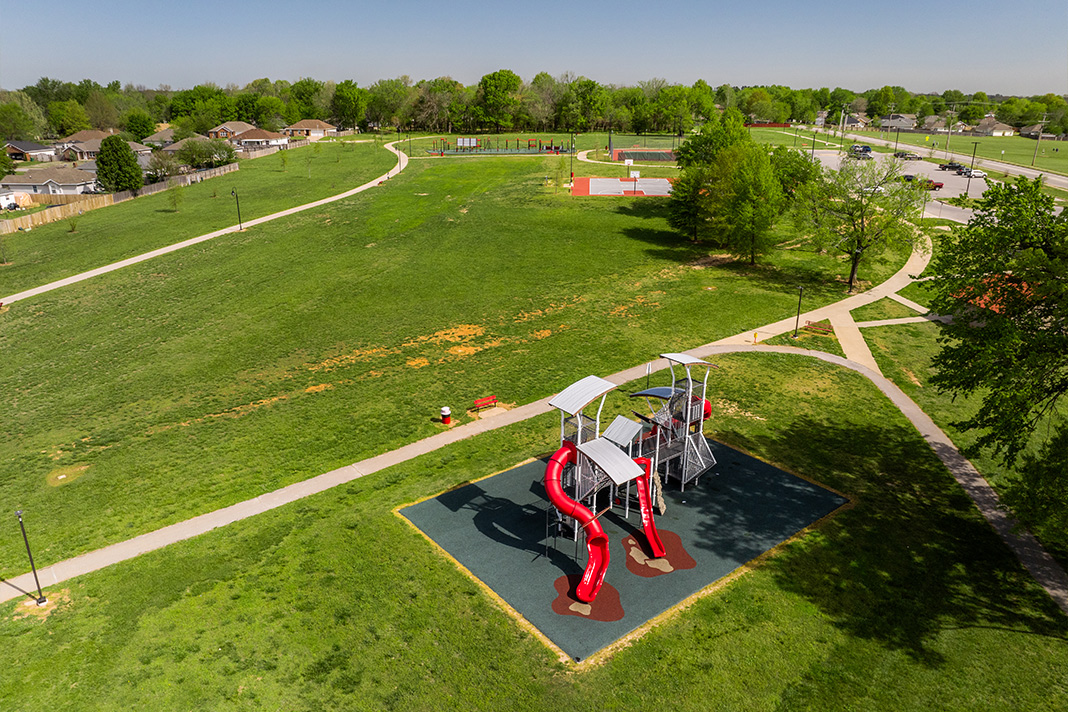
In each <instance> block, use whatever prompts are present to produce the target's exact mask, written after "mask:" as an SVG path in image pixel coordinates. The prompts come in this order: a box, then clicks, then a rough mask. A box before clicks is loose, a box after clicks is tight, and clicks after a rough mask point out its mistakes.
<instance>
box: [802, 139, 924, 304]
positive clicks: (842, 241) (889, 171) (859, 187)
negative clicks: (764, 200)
mask: <svg viewBox="0 0 1068 712" xmlns="http://www.w3.org/2000/svg"><path fill="white" fill-rule="evenodd" d="M901 172H902V169H901V164H900V163H898V162H897V161H879V160H873V161H859V160H845V161H843V162H842V165H841V167H840V168H839V169H838V170H837V171H824V172H823V173H822V177H821V178H820V179H819V180H815V181H812V182H811V183H809V184H807V185H805V186H804V187H803V188H802V189H801V190H799V191H798V194H797V196H796V197H795V200H794V205H795V206H796V212H795V216H796V218H797V220H798V225H799V227H800V228H801V229H802V230H805V231H809V232H812V233H813V235H814V236H815V238H816V241H817V243H818V244H820V245H822V246H823V247H824V248H825V249H828V250H831V251H833V252H838V253H840V254H843V255H845V256H846V257H848V259H849V261H850V270H849V291H850V292H852V291H853V288H854V287H855V286H856V280H857V272H858V270H859V267H860V263H861V261H862V260H863V259H864V257H865V256H867V255H870V254H873V253H875V252H876V251H878V250H881V249H883V248H885V247H886V246H887V245H888V244H889V243H891V242H901V243H908V244H912V243H913V241H914V240H915V236H916V230H915V227H913V225H912V224H911V223H910V222H909V220H910V219H912V218H915V217H919V207H920V202H921V201H922V194H921V192H920V191H921V190H922V188H921V187H920V186H917V185H916V184H915V183H905V182H903V181H901V180H900V178H901Z"/></svg>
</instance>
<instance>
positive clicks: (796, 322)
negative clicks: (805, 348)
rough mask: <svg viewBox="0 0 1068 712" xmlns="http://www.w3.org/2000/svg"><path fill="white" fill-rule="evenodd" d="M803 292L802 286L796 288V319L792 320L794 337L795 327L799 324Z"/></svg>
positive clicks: (795, 335)
mask: <svg viewBox="0 0 1068 712" xmlns="http://www.w3.org/2000/svg"><path fill="white" fill-rule="evenodd" d="M804 293H805V288H804V287H798V288H797V321H795V322H794V338H795V339H796V338H797V329H798V327H800V326H801V296H802V295H803V294H804Z"/></svg>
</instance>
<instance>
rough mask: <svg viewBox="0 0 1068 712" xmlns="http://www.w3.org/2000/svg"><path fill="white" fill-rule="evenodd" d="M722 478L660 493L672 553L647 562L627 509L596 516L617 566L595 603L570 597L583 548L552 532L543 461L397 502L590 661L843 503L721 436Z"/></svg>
mask: <svg viewBox="0 0 1068 712" xmlns="http://www.w3.org/2000/svg"><path fill="white" fill-rule="evenodd" d="M711 445H712V449H713V450H714V452H715V455H716V458H717V460H718V461H719V463H720V464H719V465H718V466H717V467H716V469H715V472H717V473H719V474H718V475H705V476H704V477H702V478H701V480H700V482H699V484H698V485H697V486H695V487H691V488H687V490H686V491H685V492H684V493H680V492H678V491H677V489H669V490H668V491H667V492H665V498H666V499H667V511H666V513H665V514H664V515H662V516H657V517H656V522H657V527H658V528H659V529H660V533H661V535H662V537H663V539H664V545H665V547H666V548H667V551H668V553H667V556H666V557H665V558H664V559H655V560H654V559H649V558H648V556H647V552H646V551H645V550H644V537H643V534H642V525H641V520H640V516H639V514H638V512H637V508H636V507H631V512H630V518H629V519H624V517H623V512H622V509H613V510H611V511H610V512H608V513H605V514H603V515H602V516H601V517H600V521H601V523H602V525H603V527H604V530H605V532H606V534H607V535H608V537H609V541H610V547H611V556H612V563H611V566H610V567H609V568H608V572H607V575H606V577H605V583H604V587H603V589H602V591H601V593H600V595H599V596H598V597H597V599H596V600H595V601H594V602H593V603H592V604H582V603H581V602H579V601H578V600H577V599H575V598H574V589H575V584H576V583H577V581H578V579H579V578H580V577H581V575H582V570H583V566H584V565H585V557H586V548H585V545H584V543H583V539H582V537H581V536H580V537H579V541H578V542H577V543H576V542H574V541H572V540H571V539H570V538H566V537H559V538H556V539H553V538H552V537H551V536H549V537H547V536H546V510H547V509H548V508H549V502H548V498H547V497H546V494H545V488H544V486H543V482H542V478H543V477H544V474H545V467H546V462H545V460H544V459H542V460H536V461H534V462H531V463H527V464H524V465H520V466H517V467H515V468H513V469H511V470H508V471H507V472H504V473H502V474H499V475H495V476H493V477H489V478H486V479H482V480H479V481H476V482H472V483H470V484H467V485H464V486H462V487H459V488H457V489H454V490H451V491H449V492H445V493H443V494H441V495H438V496H437V497H435V498H433V499H429V500H426V501H423V502H420V503H417V504H413V505H411V506H408V507H405V508H403V509H401V510H400V514H401V515H402V516H403V517H405V518H406V519H408V521H410V522H411V523H412V524H413V525H415V527H416V528H418V529H419V530H420V531H421V532H423V534H424V535H425V536H426V537H427V538H429V539H430V540H431V541H433V542H435V543H436V544H437V545H438V546H440V547H441V549H442V550H444V552H445V553H446V554H447V555H448V556H449V557H450V558H452V559H454V560H455V561H456V562H457V563H458V564H459V565H460V566H462V567H463V568H464V569H466V570H467V571H468V572H470V574H471V575H472V576H474V577H475V578H476V579H477V580H478V581H479V582H481V583H482V584H483V585H484V586H486V587H488V588H489V589H491V590H492V591H493V592H495V593H496V594H497V595H498V596H500V598H501V599H502V600H503V601H504V602H505V604H506V605H507V606H508V607H510V608H511V610H512V612H513V614H514V615H517V616H518V617H521V618H523V619H525V620H526V621H528V622H529V623H530V624H532V625H533V626H534V627H535V628H536V629H537V630H538V631H540V633H541V634H542V635H543V636H544V638H545V639H546V641H547V642H548V643H549V644H550V645H551V646H553V647H555V648H558V649H559V650H560V651H562V652H563V653H564V654H566V655H567V656H568V657H570V658H572V659H575V660H584V659H586V658H588V657H590V656H591V655H594V654H595V653H597V652H598V651H600V650H602V649H604V648H606V647H608V646H611V645H612V644H613V643H614V642H616V641H618V640H619V639H621V638H623V637H624V636H626V635H627V634H629V633H631V632H632V631H635V630H636V629H639V628H642V627H643V626H645V625H646V624H647V623H648V622H649V621H650V620H652V619H653V618H655V617H656V616H658V615H659V614H661V613H663V612H665V611H667V610H669V609H671V608H673V607H675V606H677V605H678V604H679V603H681V602H683V601H684V600H686V599H687V598H689V597H690V596H692V595H694V594H696V593H698V592H700V591H701V590H703V589H705V588H707V587H709V586H710V585H712V584H714V583H715V582H716V581H718V580H720V579H723V578H724V577H725V576H728V575H729V574H730V573H731V572H733V571H735V570H737V569H738V568H739V567H741V566H743V565H745V564H746V563H747V562H749V561H752V560H753V559H754V558H756V557H758V556H760V555H761V554H763V553H764V552H766V551H768V550H769V549H771V548H772V547H774V546H776V545H777V544H779V543H780V542H782V541H785V540H786V539H789V538H790V537H792V536H794V535H795V534H797V533H798V532H800V531H801V530H803V529H804V528H805V527H807V526H809V525H811V524H812V523H814V522H816V521H817V520H819V519H821V518H822V517H825V516H827V515H829V514H831V513H832V512H834V511H836V510H837V509H839V508H840V507H842V506H843V505H845V504H846V503H847V499H846V498H845V497H843V496H841V495H839V494H836V493H834V492H831V491H829V490H827V489H825V488H823V487H821V486H819V485H817V484H813V483H811V482H808V481H806V480H803V479H801V478H798V477H796V476H794V475H791V474H789V473H786V472H783V471H782V470H779V469H778V468H775V467H773V466H771V465H769V464H767V463H765V462H762V461H760V460H757V459H756V458H753V457H751V456H749V455H746V454H744V453H741V452H738V451H737V450H733V449H731V448H729V447H727V446H725V445H722V444H719V443H714V442H712V443H711Z"/></svg>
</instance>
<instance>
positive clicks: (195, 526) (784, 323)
mask: <svg viewBox="0 0 1068 712" xmlns="http://www.w3.org/2000/svg"><path fill="white" fill-rule="evenodd" d="M390 149H391V150H393V149H392V146H391V147H390ZM404 164H406V161H404V160H403V159H402V160H401V161H400V162H399V168H398V170H400V169H403V165H404ZM387 176H388V174H387ZM369 185H370V184H369ZM369 185H368V186H366V187H369ZM361 189H365V186H361ZM352 192H354V191H350V193H348V194H351V193H352ZM343 195H345V194H343ZM339 197H341V196H337V197H335V198H333V199H328V200H326V201H320V202H319V203H316V204H322V203H324V202H330V200H337V199H339ZM929 260H930V248H929V245H927V246H919V247H918V248H917V249H916V250H914V251H913V253H912V255H911V256H910V257H909V260H908V261H907V262H906V263H905V266H904V267H902V268H901V269H900V270H898V272H897V273H896V274H894V275H893V276H892V277H890V278H889V279H888V280H887V281H885V282H883V283H882V284H880V285H878V286H876V287H874V288H873V289H871V290H870V291H868V292H865V293H863V294H858V295H854V296H852V297H848V298H846V299H843V300H842V301H840V302H837V303H835V304H831V305H827V306H825V307H820V308H818V309H814V310H812V311H809V312H806V313H803V314H802V315H801V318H802V319H806V320H809V321H818V320H821V319H830V320H831V323H832V324H834V325H835V331H836V334H839V329H840V328H841V333H840V334H839V338H840V342H841V343H842V347H843V350H844V351H845V353H846V354H847V355H848V356H850V358H842V357H840V356H836V355H833V354H828V353H824V352H822V351H811V350H807V349H799V348H795V347H790V346H763V345H760V344H758V343H757V341H759V340H761V339H763V338H770V337H771V336H776V335H778V334H783V333H786V332H787V331H790V330H791V329H793V328H794V324H795V323H796V319H797V317H793V318H788V319H783V320H781V321H778V322H775V323H773V324H768V325H766V326H763V327H758V328H757V329H755V330H751V331H746V332H743V333H741V334H736V335H734V336H730V337H727V338H725V339H720V340H719V341H716V342H714V343H711V344H706V345H704V346H699V347H697V348H695V349H691V350H690V351H687V352H686V353H689V354H690V355H693V356H696V357H698V358H706V357H709V356H714V355H717V354H726V353H737V352H763V353H781V354H791V355H797V356H805V357H809V358H817V359H820V360H823V361H826V362H828V363H832V364H835V365H838V366H842V367H845V368H848V369H850V370H853V371H856V372H857V373H859V374H861V375H862V376H864V377H866V378H868V379H869V380H870V381H871V382H872V383H874V384H875V386H876V387H877V388H879V390H880V391H882V392H883V393H884V394H885V395H886V396H887V398H889V399H890V401H891V402H892V403H893V404H894V405H895V406H897V408H898V409H899V410H900V411H901V412H902V414H903V415H904V416H905V417H906V418H908V419H909V421H910V422H911V423H912V424H913V426H914V427H915V428H916V429H917V430H918V431H919V433H920V435H921V436H922V437H923V438H924V440H926V441H927V443H928V445H929V446H930V447H931V449H932V450H933V451H934V453H935V454H936V455H937V456H938V458H939V459H941V460H942V462H943V463H944V464H945V466H946V467H947V468H948V469H949V471H950V472H951V473H952V474H953V477H954V478H956V480H957V482H958V483H959V484H960V486H961V487H962V488H963V489H964V491H965V492H966V493H967V494H968V496H969V497H971V499H972V501H973V502H975V505H976V507H978V509H979V511H980V512H981V513H982V515H983V517H984V518H985V519H986V520H987V522H988V523H989V524H990V526H991V527H993V528H994V530H995V531H996V532H997V533H998V535H999V536H1000V537H1001V538H1002V540H1003V541H1004V542H1005V543H1006V544H1007V545H1008V546H1009V548H1010V549H1012V551H1013V552H1014V553H1015V554H1016V556H1017V558H1018V559H1019V560H1020V562H1021V563H1022V564H1023V565H1024V566H1025V567H1026V568H1027V570H1028V571H1029V572H1030V573H1031V575H1032V576H1033V577H1034V578H1035V580H1036V581H1038V583H1039V584H1040V585H1041V586H1042V587H1043V588H1045V589H1046V591H1047V592H1048V593H1049V595H1050V596H1051V597H1052V598H1053V600H1054V601H1055V602H1056V603H1057V605H1058V606H1059V607H1060V608H1061V610H1062V611H1064V612H1065V613H1066V614H1068V575H1066V574H1065V572H1064V569H1062V568H1061V567H1060V565H1058V564H1057V562H1056V561H1055V560H1054V559H1053V558H1052V557H1051V556H1050V555H1049V554H1048V553H1047V552H1046V551H1045V550H1044V549H1043V548H1042V546H1041V544H1040V543H1039V542H1038V541H1037V540H1036V539H1035V538H1034V537H1033V536H1031V534H1030V533H1028V532H1026V531H1022V530H1021V532H1020V533H1018V532H1017V531H1016V522H1015V521H1014V520H1013V519H1012V517H1011V516H1009V515H1008V514H1007V513H1006V512H1005V511H1004V510H1003V509H1002V507H1001V505H1000V501H999V498H998V495H997V493H996V492H995V491H994V490H993V488H991V487H990V484H989V483H988V482H987V481H986V480H985V479H984V478H983V477H982V475H980V474H979V472H978V471H977V470H976V469H975V467H974V466H972V464H971V463H970V462H968V460H967V459H966V458H965V457H964V456H963V455H961V454H960V452H959V451H958V450H957V448H956V446H955V445H954V444H953V442H952V441H951V440H950V439H949V437H948V436H946V434H945V433H944V432H943V431H942V430H941V429H940V428H939V427H938V426H937V425H936V424H935V423H934V421H933V420H931V418H930V417H929V416H927V414H925V413H924V412H923V411H922V410H920V408H919V406H917V405H916V403H915V402H913V401H912V399H911V398H909V397H908V396H907V395H906V394H905V393H904V391H902V390H901V389H900V388H898V387H897V385H895V384H894V383H893V382H891V381H890V380H889V379H887V378H886V377H884V376H883V375H882V374H881V373H879V370H878V366H877V365H876V364H875V361H874V359H872V357H871V352H870V351H869V350H868V347H867V344H866V343H864V339H863V337H862V336H861V334H860V329H859V328H857V325H856V324H855V323H854V322H853V319H852V317H851V316H850V315H849V312H850V311H851V310H852V309H856V308H857V307H859V306H863V305H864V304H868V303H870V302H873V301H875V300H877V299H881V298H883V297H886V296H895V297H896V296H897V295H896V292H897V291H898V290H899V289H901V288H902V287H904V286H905V285H907V284H909V283H910V282H912V281H913V280H914V278H915V276H918V275H919V274H920V273H921V272H922V271H923V269H924V268H925V267H926V266H927V263H928V261H929ZM916 306H917V307H918V306H919V305H916ZM920 308H922V307H920ZM754 337H755V338H754ZM865 354H866V357H865ZM647 367H651V369H652V370H654V371H661V370H663V369H665V368H666V367H667V363H666V362H665V361H663V360H661V359H657V360H655V361H652V362H650V363H649V364H640V365H638V366H634V367H632V368H629V369H626V370H623V371H620V372H618V373H615V374H612V375H610V376H608V377H607V380H609V381H611V382H613V383H615V384H617V385H622V384H624V383H628V382H630V381H634V380H637V379H640V378H641V377H642V376H644V375H645V374H646V373H647V372H648V371H647V370H646V369H647ZM550 398H551V396H549V397H546V398H542V399H541V400H538V401H534V402H533V403H527V404H526V405H523V406H520V407H518V408H514V409H512V410H509V411H506V412H504V413H502V414H500V415H497V416H494V417H493V418H490V419H486V420H476V421H473V422H471V423H466V424H464V425H460V426H457V427H455V428H452V429H451V430H447V431H444V432H441V433H438V434H436V435H433V436H431V437H429V438H425V439H423V440H419V441H416V442H413V443H409V444H408V445H405V446H403V447H401V448H398V449H396V450H392V451H390V452H386V453H383V454H381V455H377V456H375V457H371V458H367V459H365V460H361V461H359V462H356V463H354V464H351V465H347V466H345V467H342V468H339V469H336V470H333V471H331V472H327V473H324V474H321V475H318V476H316V477H313V478H311V479H308V480H304V481H302V482H296V483H294V484H292V485H289V486H287V487H282V488H280V489H278V490H275V491H273V492H269V493H267V494H264V495H261V496H259V497H255V498H253V499H250V500H246V501H244V502H239V503H238V504H235V505H231V506H229V507H225V508H223V509H219V510H216V511H214V512H208V513H206V514H202V515H200V516H197V517H193V518H192V519H188V520H186V521H184V522H178V523H177V524H172V525H170V526H168V527H164V528H163V529H159V530H157V531H154V532H149V533H147V534H142V535H141V536H138V537H134V538H133V539H129V540H127V541H124V542H119V543H117V544H113V545H111V546H108V547H104V548H102V549H98V550H96V551H91V552H88V553H85V554H82V555H81V556H77V557H74V558H72V559H68V560H66V561H61V562H57V563H55V564H52V565H51V566H47V567H44V568H42V569H40V570H39V571H38V574H39V576H40V579H41V585H42V586H53V585H56V584H58V583H61V582H63V581H66V580H68V579H71V578H74V577H76V576H80V575H82V574H86V573H90V572H92V571H96V570H99V569H102V568H104V567H107V566H110V565H112V564H115V563H119V562H121V561H125V560H127V559H132V558H134V557H136V556H139V555H140V554H143V553H146V552H149V551H154V550H156V549H161V548H163V547H165V546H168V545H170V544H173V543H176V542H179V541H183V540H185V539H191V538H193V537H195V536H199V535H200V534H204V533H206V532H209V531H211V530H212V529H216V528H218V527H223V526H226V525H228V524H232V523H234V522H237V521H240V520H242V519H246V518H248V517H252V516H255V515H257V514H261V513H263V512H267V511H270V510H272V509H274V508H276V507H280V506H282V505H285V504H289V503H291V502H295V501H297V500H299V499H303V498H305V497H309V496H311V495H314V494H318V493H320V492H324V491H326V490H328V489H331V488H334V487H337V486H338V485H342V484H345V483H347V482H351V481H353V480H356V479H359V478H361V477H364V476H366V475H370V474H373V473H375V472H378V471H379V470H382V469H385V468H387V467H391V466H393V465H397V464H400V463H402V462H406V461H408V460H411V459H413V458H415V457H418V456H420V455H424V454H426V453H429V452H433V451H434V450H438V449H440V448H442V447H445V446H447V445H450V444H452V443H455V442H457V441H459V440H463V439H466V438H469V437H473V436H475V435H478V434H479V433H484V432H487V431H490V430H496V429H498V428H502V427H506V426H508V425H513V424H515V423H519V422H521V421H524V420H527V419H529V418H533V417H535V416H537V415H541V414H543V413H548V412H550V411H551V410H552V407H551V406H550V405H549V399H550ZM20 596H27V597H29V598H35V587H34V582H33V578H32V575H31V574H30V573H26V574H22V575H20V576H17V577H15V578H14V579H11V580H0V602H3V601H8V600H11V599H13V598H17V597H20Z"/></svg>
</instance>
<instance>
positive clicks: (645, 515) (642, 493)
mask: <svg viewBox="0 0 1068 712" xmlns="http://www.w3.org/2000/svg"><path fill="white" fill-rule="evenodd" d="M634 462H636V463H638V464H639V465H641V466H642V467H644V468H645V473H644V474H641V475H638V476H637V477H635V478H634V480H635V481H636V482H637V483H638V505H639V506H640V507H641V510H642V529H644V530H645V540H646V541H648V542H649V548H650V549H651V550H652V552H653V558H654V559H659V558H660V557H661V556H663V555H664V554H665V553H667V552H666V550H665V549H664V543H663V542H662V541H660V532H658V531H657V530H656V523H655V522H654V521H653V498H652V495H651V493H650V492H649V481H650V480H652V478H653V461H652V460H650V459H649V458H647V457H636V458H634Z"/></svg>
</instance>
